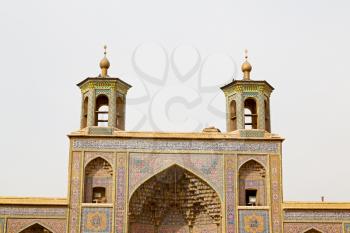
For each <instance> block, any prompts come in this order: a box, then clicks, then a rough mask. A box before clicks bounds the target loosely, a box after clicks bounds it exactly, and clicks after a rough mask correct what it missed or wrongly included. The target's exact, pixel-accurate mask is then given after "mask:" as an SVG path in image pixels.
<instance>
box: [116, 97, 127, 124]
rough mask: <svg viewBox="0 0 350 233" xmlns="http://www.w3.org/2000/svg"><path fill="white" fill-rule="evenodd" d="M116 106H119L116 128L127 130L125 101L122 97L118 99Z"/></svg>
mask: <svg viewBox="0 0 350 233" xmlns="http://www.w3.org/2000/svg"><path fill="white" fill-rule="evenodd" d="M116 104H117V106H116V107H117V117H116V121H117V122H116V126H117V128H118V129H122V130H124V129H125V119H124V116H125V114H124V109H125V106H124V101H123V99H122V98H121V97H118V98H117V101H116Z"/></svg>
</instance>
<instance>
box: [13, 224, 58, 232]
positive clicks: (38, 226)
mask: <svg viewBox="0 0 350 233" xmlns="http://www.w3.org/2000/svg"><path fill="white" fill-rule="evenodd" d="M20 233H53V231H50V230H49V229H47V228H46V227H44V226H42V225H41V224H39V223H34V224H32V225H30V226H29V227H27V228H25V229H23V230H21V231H20Z"/></svg>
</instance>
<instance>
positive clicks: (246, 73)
mask: <svg viewBox="0 0 350 233" xmlns="http://www.w3.org/2000/svg"><path fill="white" fill-rule="evenodd" d="M251 71H252V66H251V64H250V63H249V62H248V51H247V50H246V51H245V61H244V62H243V64H242V72H243V79H242V80H233V81H232V82H231V83H229V84H227V85H225V86H223V87H221V90H222V91H223V92H224V94H225V97H226V127H227V131H228V132H231V131H235V130H246V129H248V130H255V129H259V130H265V131H267V132H271V122H270V95H271V93H272V91H273V87H272V86H271V85H270V84H269V83H268V82H266V81H255V80H251V79H250V73H251Z"/></svg>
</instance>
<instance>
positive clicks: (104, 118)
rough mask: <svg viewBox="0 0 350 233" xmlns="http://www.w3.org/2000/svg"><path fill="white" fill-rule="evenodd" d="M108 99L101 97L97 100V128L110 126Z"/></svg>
mask: <svg viewBox="0 0 350 233" xmlns="http://www.w3.org/2000/svg"><path fill="white" fill-rule="evenodd" d="M108 103H109V101H108V97H107V96H105V95H99V96H98V97H97V98H96V109H95V113H96V115H95V125H96V126H104V127H106V126H108V110H109V107H108Z"/></svg>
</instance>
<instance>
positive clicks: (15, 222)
mask: <svg viewBox="0 0 350 233" xmlns="http://www.w3.org/2000/svg"><path fill="white" fill-rule="evenodd" d="M34 224H39V225H41V226H43V227H45V228H47V229H48V230H50V231H53V232H54V233H65V232H66V224H67V220H66V219H64V218H60V219H55V218H8V219H7V227H6V228H7V232H6V233H18V232H21V231H22V230H24V229H26V228H28V227H30V226H32V225H34Z"/></svg>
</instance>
